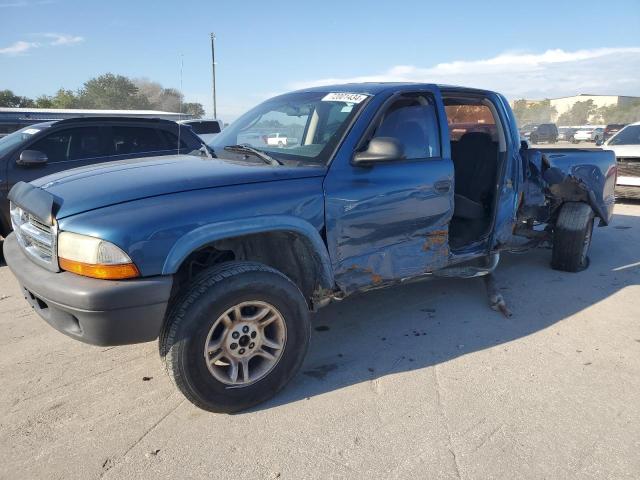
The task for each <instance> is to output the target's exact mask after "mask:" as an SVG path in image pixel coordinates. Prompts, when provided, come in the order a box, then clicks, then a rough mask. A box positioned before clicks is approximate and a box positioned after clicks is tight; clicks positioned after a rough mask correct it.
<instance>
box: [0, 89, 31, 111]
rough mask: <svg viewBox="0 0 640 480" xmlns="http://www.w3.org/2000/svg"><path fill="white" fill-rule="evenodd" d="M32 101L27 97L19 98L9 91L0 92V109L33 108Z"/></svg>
mask: <svg viewBox="0 0 640 480" xmlns="http://www.w3.org/2000/svg"><path fill="white" fill-rule="evenodd" d="M33 106H34V104H33V100H31V99H30V98H27V97H20V96H18V95H16V94H14V93H13V92H12V91H11V90H0V107H13V108H19V107H33Z"/></svg>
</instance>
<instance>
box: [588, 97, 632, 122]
mask: <svg viewBox="0 0 640 480" xmlns="http://www.w3.org/2000/svg"><path fill="white" fill-rule="evenodd" d="M596 115H597V116H598V118H599V119H600V121H601V122H602V123H633V122H638V121H640V100H634V101H631V102H628V103H624V104H622V105H620V104H618V105H609V106H606V107H600V108H598V109H597V110H596Z"/></svg>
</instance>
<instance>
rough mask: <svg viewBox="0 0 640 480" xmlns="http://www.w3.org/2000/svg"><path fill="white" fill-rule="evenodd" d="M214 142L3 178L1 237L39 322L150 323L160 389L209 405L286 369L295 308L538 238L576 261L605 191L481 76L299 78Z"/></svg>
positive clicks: (598, 177) (97, 331) (296, 336)
mask: <svg viewBox="0 0 640 480" xmlns="http://www.w3.org/2000/svg"><path fill="white" fill-rule="evenodd" d="M275 134H278V138H286V142H285V141H282V142H280V143H278V144H274V143H273V142H268V139H269V138H270V137H273V135H275ZM211 147H212V151H211V158H205V157H195V156H180V155H175V156H165V157H158V158H144V159H129V160H125V161H121V162H112V163H109V164H102V165H93V166H90V167H84V168H78V169H73V170H69V171H66V172H61V173H57V174H54V175H50V176H47V177H44V178H41V179H39V180H36V181H33V182H31V183H19V184H17V185H15V186H14V187H13V189H12V190H11V192H10V193H9V198H10V200H11V220H12V224H13V230H14V233H12V234H11V235H9V236H8V238H7V239H6V240H5V242H4V254H5V258H6V262H7V264H8V266H9V267H10V268H11V270H12V272H13V273H14V274H15V276H16V277H17V278H18V281H19V282H20V285H21V287H22V290H23V293H24V296H25V298H26V299H27V301H28V302H29V303H30V304H31V305H32V306H33V308H34V309H35V311H36V312H37V313H38V314H39V315H40V316H41V317H42V318H43V319H44V320H46V321H47V322H48V323H49V324H50V325H51V326H53V327H54V328H56V329H57V330H59V331H61V332H63V333H65V334H66V335H69V336H70V337H73V338H75V339H77V340H80V341H83V342H87V343H91V344H96V345H122V344H130V343H136V342H147V341H151V340H155V339H157V338H159V347H160V355H161V357H162V359H163V361H164V362H165V365H166V369H167V372H168V374H169V375H170V376H171V378H172V379H173V381H174V382H175V384H176V386H177V387H178V388H179V389H180V390H181V391H182V393H183V394H184V395H185V396H186V397H187V398H188V399H189V400H190V401H191V402H193V403H194V404H195V405H197V406H199V407H201V408H204V409H207V410H210V411H217V412H233V411H238V410H242V409H244V408H247V407H250V406H252V405H255V404H257V403H259V402H262V401H264V400H266V399H268V398H269V397H271V396H273V395H274V394H275V393H276V392H278V391H279V390H280V389H281V388H283V387H284V386H285V384H286V383H287V382H288V381H289V380H290V379H291V378H292V376H293V375H294V374H295V373H296V371H297V370H298V369H299V367H300V365H301V363H302V361H303V359H304V356H305V352H306V350H307V345H308V343H309V337H310V327H309V311H311V310H314V309H316V308H319V307H322V306H323V305H326V304H327V303H329V302H330V301H331V300H333V299H342V298H344V297H346V296H348V295H350V294H353V293H355V292H361V291H365V290H370V289H376V288H380V287H383V286H387V285H392V284H394V283H398V282H403V281H408V280H417V279H422V278H427V277H429V276H434V275H436V276H437V275H446V276H456V277H472V276H479V275H490V274H491V272H492V270H493V269H494V268H495V267H496V265H497V262H498V258H499V254H500V252H501V251H509V250H523V249H526V248H530V247H535V246H537V245H540V244H541V243H543V242H547V243H548V244H551V245H552V252H551V266H552V267H553V268H556V269H560V270H565V271H570V272H577V271H580V270H582V269H584V268H586V267H587V266H588V262H589V257H588V253H589V246H590V244H591V236H592V231H593V225H594V222H595V221H596V220H597V221H598V222H599V225H600V226H604V225H607V224H608V223H609V221H610V220H611V216H612V211H613V205H614V187H615V182H616V162H615V158H614V155H613V152H608V151H602V150H597V151H596V150H578V149H545V150H536V149H532V148H528V146H527V143H526V142H521V140H520V137H519V134H518V129H517V127H516V122H515V119H514V117H513V113H512V111H511V109H510V108H509V105H508V103H507V100H506V99H505V98H504V97H503V96H502V95H500V94H497V93H494V92H490V91H486V90H478V89H470V88H462V87H450V86H442V85H431V84H411V83H367V84H349V85H334V86H328V87H321V88H311V89H306V90H302V91H297V92H293V93H288V94H285V95H280V96H278V97H275V98H273V99H270V100H268V101H266V102H264V103H262V104H260V105H258V106H257V107H255V108H254V109H252V110H250V111H249V112H248V113H246V114H245V115H243V116H242V117H240V118H239V119H238V120H237V121H236V122H234V123H233V124H232V125H231V126H229V127H228V128H227V129H225V130H223V131H222V133H220V135H218V136H217V137H216V139H215V140H214V142H213V143H212V144H211Z"/></svg>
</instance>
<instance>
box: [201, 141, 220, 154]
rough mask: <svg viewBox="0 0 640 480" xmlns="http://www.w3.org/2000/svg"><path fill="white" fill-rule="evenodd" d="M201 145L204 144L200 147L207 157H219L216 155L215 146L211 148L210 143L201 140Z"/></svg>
mask: <svg viewBox="0 0 640 480" xmlns="http://www.w3.org/2000/svg"><path fill="white" fill-rule="evenodd" d="M200 145H202V146H201V147H200V151H201V152H202V153H204V155H205V157H207V158H217V157H216V152H215V151H214V150H213V148H211V147H210V146H209V145H207V144H206V143H204V142H200Z"/></svg>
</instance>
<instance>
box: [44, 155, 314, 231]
mask: <svg viewBox="0 0 640 480" xmlns="http://www.w3.org/2000/svg"><path fill="white" fill-rule="evenodd" d="M325 171H326V169H325V167H323V166H311V167H307V166H304V167H295V166H286V165H282V166H271V165H266V164H265V165H263V164H261V163H254V162H251V163H240V162H234V161H231V160H223V159H217V158H214V159H211V158H205V157H196V156H192V155H171V156H164V157H151V158H139V159H133V160H123V161H120V162H111V163H102V164H98V165H91V166H88V167H80V168H76V169H72V170H67V171H65V172H60V173H57V174H54V175H49V176H47V177H43V178H40V179H38V180H36V181H34V182H32V184H33V185H35V186H36V187H40V188H42V189H43V190H46V191H47V192H49V193H51V194H52V195H53V196H54V198H55V204H56V205H57V212H56V217H57V218H59V219H62V218H65V217H68V216H71V215H76V214H78V213H82V212H86V211H89V210H94V209H96V208H101V207H106V206H109V205H115V204H118V203H124V202H129V201H132V200H138V199H141V198H148V197H154V196H158V195H166V194H171V193H178V192H184V191H190V190H199V189H204V188H214V187H223V186H232V185H243V184H250V183H258V182H270V181H278V180H289V179H298V178H308V177H319V176H323V175H324V174H325Z"/></svg>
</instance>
